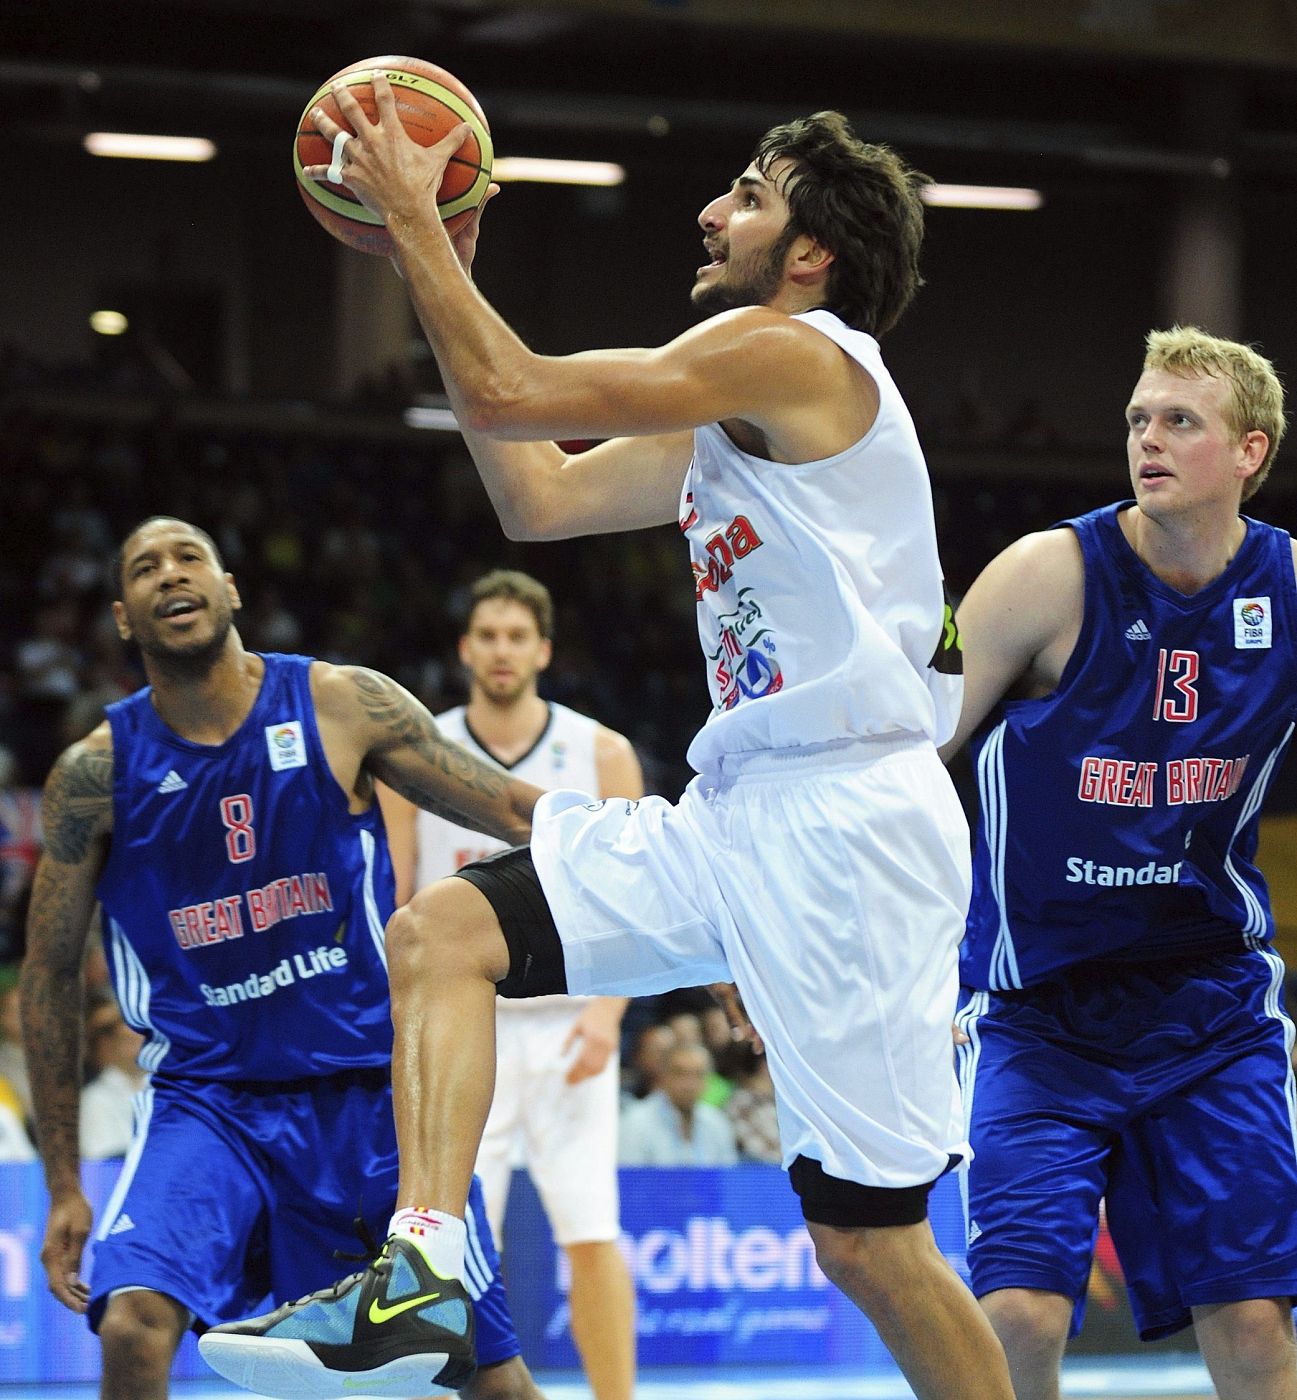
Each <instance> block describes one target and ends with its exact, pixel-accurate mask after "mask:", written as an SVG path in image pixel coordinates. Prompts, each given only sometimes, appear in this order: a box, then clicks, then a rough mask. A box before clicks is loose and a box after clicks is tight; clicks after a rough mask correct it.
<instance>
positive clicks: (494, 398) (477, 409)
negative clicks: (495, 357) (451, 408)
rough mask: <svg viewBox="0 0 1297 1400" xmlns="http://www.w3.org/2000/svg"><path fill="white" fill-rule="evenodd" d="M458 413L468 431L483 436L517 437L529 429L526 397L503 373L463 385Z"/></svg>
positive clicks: (486, 375)
mask: <svg viewBox="0 0 1297 1400" xmlns="http://www.w3.org/2000/svg"><path fill="white" fill-rule="evenodd" d="M459 414H460V418H461V421H462V425H463V426H464V427H465V428H467V429H469V431H470V432H474V433H480V434H481V435H482V436H483V437H493V438H505V439H509V438H515V437H518V436H520V435H521V434H522V432H523V430H524V429H525V428H526V426H527V424H526V421H525V420H526V412H525V402H524V399H523V395H522V393H521V392H520V390H519V387H518V386H517V385H516V384H514V383H511V382H510V380H509V378H508V377H507V376H505V375H501V374H484V375H481V376H480V377H479V378H477V379H476V380H474V381H473V383H472V384H471V385H463V386H461V402H460V404H459Z"/></svg>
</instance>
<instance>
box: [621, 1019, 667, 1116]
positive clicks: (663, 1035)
mask: <svg viewBox="0 0 1297 1400" xmlns="http://www.w3.org/2000/svg"><path fill="white" fill-rule="evenodd" d="M675 1043H676V1037H675V1032H674V1031H673V1030H672V1029H671V1027H670V1026H666V1025H662V1024H661V1023H660V1022H653V1023H652V1024H650V1025H647V1026H645V1027H644V1028H643V1029H642V1030H641V1031H640V1032H639V1034H638V1035H637V1036H636V1038H635V1044H634V1047H633V1048H632V1050H631V1052H630V1054H629V1055H623V1056H622V1066H623V1070H624V1073H623V1076H622V1078H623V1083H622V1097H623V1105H624V1106H628V1105H626V1104H625V1100H630V1101H631V1102H634V1101H636V1100H639V1099H644V1098H647V1097H648V1096H649V1095H650V1094H651V1093H652V1092H653V1091H654V1090H655V1089H656V1088H658V1086H659V1085H660V1084H661V1082H662V1072H663V1070H665V1069H666V1062H667V1056H668V1055H669V1054H670V1053H671V1049H672V1047H673V1046H674V1045H675Z"/></svg>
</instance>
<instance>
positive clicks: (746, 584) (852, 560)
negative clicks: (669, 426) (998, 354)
mask: <svg viewBox="0 0 1297 1400" xmlns="http://www.w3.org/2000/svg"><path fill="white" fill-rule="evenodd" d="M796 319H798V320H800V321H804V322H805V323H806V324H807V325H809V326H812V327H814V328H815V329H816V330H818V331H820V332H822V333H823V334H824V335H826V336H828V337H829V339H830V340H832V341H833V342H834V343H835V344H837V345H838V346H840V347H841V348H842V350H844V351H845V352H846V353H847V354H848V355H850V356H851V357H852V358H853V359H854V360H856V361H857V362H858V363H859V364H860V365H861V366H862V367H863V368H864V369H865V370H866V371H867V373H868V374H869V375H870V377H871V378H872V379H873V380H874V382H875V384H876V385H877V386H878V394H879V406H878V417H877V419H876V421H875V422H874V425H873V427H871V428H870V430H869V432H868V433H867V434H866V435H865V436H864V437H863V438H862V439H861V440H860V441H859V442H857V443H855V444H854V445H852V446H851V447H849V448H847V449H846V450H845V451H843V452H840V453H838V454H837V455H836V456H834V457H828V458H825V459H824V460H822V461H818V462H805V463H802V464H800V465H796V466H789V465H786V464H783V463H775V462H769V461H765V460H763V459H761V458H758V457H753V456H750V455H749V454H747V453H746V452H743V451H741V450H740V449H739V448H738V447H736V446H735V445H734V443H733V442H732V441H731V440H730V438H729V437H728V435H727V434H726V433H725V431H724V429H723V428H721V426H720V425H719V424H717V423H712V424H708V425H706V426H704V427H702V428H699V429H698V430H697V431H696V432H695V433H694V455H693V461H692V462H691V464H690V467H689V471H688V473H687V474H686V477H685V483H684V488H683V493H682V497H681V509H680V524H681V529H682V530H683V531H684V533H685V537H686V538H687V540H688V541H689V555H690V560H691V562H692V566H693V573H694V592H695V595H696V598H697V605H698V635H699V639H700V641H701V642H702V648H703V653H704V656H705V658H706V662H707V680H708V685H709V686H710V688H711V695H712V702H713V710H712V714H711V716H710V717H709V719H708V720H707V723H706V724H705V725H704V726H703V728H702V729H701V731H700V732H699V733H698V735H697V736H696V737H695V739H694V741H693V744H692V745H691V746H690V749H689V762H690V763H691V764H692V765H693V767H694V768H695V769H696V770H697V771H699V772H702V771H704V770H705V769H706V768H708V767H714V766H715V765H716V763H717V761H718V760H719V759H720V758H721V757H723V756H724V755H727V754H735V753H743V752H746V751H751V750H761V749H784V748H796V747H800V746H804V745H808V744H817V743H824V742H829V741H832V740H837V739H844V738H850V737H866V736H871V735H880V734H916V735H926V736H928V737H929V738H931V739H933V740H934V741H935V742H937V743H942V742H944V741H945V740H946V739H948V738H949V737H950V735H951V733H952V732H953V730H954V726H955V722H956V720H957V719H958V717H959V706H960V701H961V698H962V693H963V685H962V677H961V676H959V675H958V674H954V672H956V671H957V670H958V669H959V668H958V665H957V662H958V650H957V646H956V644H955V633H954V629H953V625H950V623H949V615H948V613H947V609H946V600H945V593H944V590H943V587H942V575H941V565H940V562H939V560H938V558H937V540H936V529H935V525H934V522H933V511H932V490H931V486H930V484H929V480H928V470H927V465H926V463H925V462H924V458H923V452H922V449H921V448H920V447H919V441H918V437H917V435H916V434H915V431H914V423H913V421H912V420H911V418H910V414H909V410H908V409H907V408H906V406H905V403H904V401H903V400H902V398H901V395H900V392H899V390H898V389H897V388H896V385H895V383H894V382H893V381H892V378H891V375H890V374H888V372H887V369H886V367H885V366H884V364H883V360H882V355H881V353H880V351H879V348H878V342H877V341H876V340H875V339H874V338H873V337H872V336H869V335H866V334H864V333H863V332H862V331H855V330H851V329H850V328H849V327H847V326H846V325H844V324H843V322H842V321H841V320H839V319H838V317H836V316H834V315H833V314H832V313H831V312H828V311H809V312H806V313H805V314H803V315H801V316H799V317H797V318H796Z"/></svg>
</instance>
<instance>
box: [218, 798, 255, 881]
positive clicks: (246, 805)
mask: <svg viewBox="0 0 1297 1400" xmlns="http://www.w3.org/2000/svg"><path fill="white" fill-rule="evenodd" d="M221 820H222V821H223V822H224V823H225V825H226V826H227V827H228V828H229V829H228V830H227V831H226V833H225V850H226V853H227V854H228V855H229V857H230V860H231V861H232V862H233V864H235V865H239V864H241V863H242V862H243V861H245V860H251V859H252V857H253V856H255V855H256V853H257V834H256V832H255V831H253V829H252V799H251V798H250V797H249V796H248V795H247V794H246V793H242V792H241V793H239V794H238V795H237V796H236V797H222V798H221Z"/></svg>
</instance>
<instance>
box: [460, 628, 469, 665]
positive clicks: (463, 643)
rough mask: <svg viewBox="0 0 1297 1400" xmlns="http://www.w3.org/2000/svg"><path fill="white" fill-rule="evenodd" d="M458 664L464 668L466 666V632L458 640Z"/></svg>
mask: <svg viewBox="0 0 1297 1400" xmlns="http://www.w3.org/2000/svg"><path fill="white" fill-rule="evenodd" d="M459 664H460V665H461V666H465V667H466V666H467V665H468V633H467V632H465V633H464V635H463V636H462V637H461V638H460V639H459Z"/></svg>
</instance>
